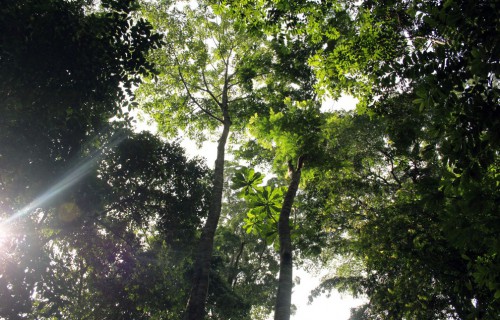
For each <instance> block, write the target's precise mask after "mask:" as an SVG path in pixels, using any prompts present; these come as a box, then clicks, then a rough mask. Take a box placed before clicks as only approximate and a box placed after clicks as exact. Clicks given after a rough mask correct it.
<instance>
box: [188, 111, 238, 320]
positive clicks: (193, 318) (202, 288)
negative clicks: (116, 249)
mask: <svg viewBox="0 0 500 320" xmlns="http://www.w3.org/2000/svg"><path fill="white" fill-rule="evenodd" d="M230 126H231V121H230V120H229V118H228V117H225V118H224V125H223V129H222V134H221V137H220V139H219V141H218V144H217V158H216V160H215V169H214V177H213V189H212V195H211V199H210V206H209V209H208V217H207V221H206V223H205V226H204V227H203V231H202V234H201V238H200V243H199V245H198V251H197V254H196V260H195V263H194V274H193V281H192V286H191V293H190V296H189V301H188V305H187V308H186V312H185V316H184V319H186V320H203V319H204V318H205V301H206V297H207V294H208V283H209V276H210V262H211V258H212V252H213V246H214V236H215V231H216V230H217V225H218V223H219V217H220V213H221V207H222V191H223V185H224V157H225V147H226V142H227V138H228V136H229V128H230Z"/></svg>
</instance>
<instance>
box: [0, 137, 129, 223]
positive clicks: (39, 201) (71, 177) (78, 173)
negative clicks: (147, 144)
mask: <svg viewBox="0 0 500 320" xmlns="http://www.w3.org/2000/svg"><path fill="white" fill-rule="evenodd" d="M124 139H125V135H118V136H116V137H114V138H112V139H111V141H110V142H109V143H108V144H106V145H104V146H103V147H102V148H101V149H99V150H97V151H94V152H93V153H92V154H90V155H89V156H88V157H86V158H85V159H83V160H82V161H80V162H79V163H78V164H77V165H75V166H74V167H73V168H72V169H70V170H69V171H68V173H66V174H65V175H64V176H63V177H62V178H61V179H60V180H59V181H58V182H57V183H55V184H54V185H53V186H51V187H50V188H49V189H48V190H47V191H45V192H44V193H42V194H41V195H40V196H38V197H37V198H35V199H34V200H33V201H32V202H31V203H30V204H28V205H26V206H25V207H23V208H22V209H20V210H19V211H17V212H16V213H14V214H13V215H11V216H10V217H8V218H7V219H5V220H3V221H2V222H0V229H2V228H3V227H4V226H6V225H8V224H10V223H12V222H14V221H15V220H17V219H19V218H21V217H22V216H25V215H27V214H29V213H30V212H33V210H35V209H37V208H40V207H42V206H43V205H44V204H46V203H48V202H49V201H50V200H52V199H54V198H55V197H56V196H57V195H59V194H61V193H62V192H64V191H65V190H67V189H68V188H71V187H72V186H74V185H75V184H76V183H77V182H78V181H80V180H82V178H84V177H85V176H86V175H87V174H89V173H90V172H91V170H92V168H93V167H94V166H95V165H97V163H98V162H99V160H101V159H102V158H103V155H104V151H105V150H109V149H113V148H114V147H116V146H117V145H119V144H120V143H121V142H122V141H123V140H124Z"/></svg>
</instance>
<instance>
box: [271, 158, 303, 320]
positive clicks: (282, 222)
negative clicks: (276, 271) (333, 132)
mask: <svg viewBox="0 0 500 320" xmlns="http://www.w3.org/2000/svg"><path fill="white" fill-rule="evenodd" d="M301 158H302V157H301ZM301 169H302V159H299V164H298V166H297V169H296V170H294V168H293V167H292V166H289V170H291V178H292V180H291V181H290V185H289V186H288V191H287V192H286V195H285V199H284V200H283V206H282V207H281V212H280V218H279V221H278V233H279V241H280V276H279V282H278V295H277V297H276V307H275V310H274V320H289V319H290V307H291V305H292V286H293V257H292V240H291V237H290V213H291V212H292V206H293V201H294V199H295V195H296V194H297V190H298V188H299V182H300V174H301Z"/></svg>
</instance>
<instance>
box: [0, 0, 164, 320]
mask: <svg viewBox="0 0 500 320" xmlns="http://www.w3.org/2000/svg"><path fill="white" fill-rule="evenodd" d="M85 4H87V5H88V6H85V5H84V3H83V2H82V1H72V2H67V1H24V2H22V3H20V2H18V1H7V2H6V3H4V4H3V7H2V10H1V11H0V25H1V28H2V30H4V31H5V32H4V33H2V35H1V40H0V94H1V95H2V97H3V101H4V102H3V103H2V106H1V111H2V114H3V116H2V119H1V120H0V136H1V138H0V139H1V144H2V150H1V154H2V156H1V160H0V170H1V177H2V178H1V190H2V194H3V197H2V199H1V207H2V218H3V221H2V228H3V229H7V231H6V233H8V234H9V237H8V238H7V237H6V238H3V239H2V242H3V241H5V242H6V243H8V244H6V247H4V248H3V249H2V250H5V251H2V258H1V261H2V264H1V267H2V268H1V273H2V280H1V291H0V295H1V296H2V299H1V300H2V305H1V308H0V310H1V314H2V316H5V317H8V318H9V319H19V318H22V317H25V316H27V315H28V314H30V313H31V312H32V311H33V310H34V308H40V309H44V308H45V307H44V306H43V303H42V302H40V301H38V302H36V303H35V302H34V301H33V299H32V297H33V293H34V292H35V291H37V290H40V291H44V290H51V289H54V288H55V284H54V283H52V282H51V281H52V280H47V282H45V283H44V284H43V285H42V283H41V279H45V278H46V279H54V278H53V277H52V276H53V275H52V274H51V272H52V270H54V268H52V266H51V265H50V263H51V257H50V255H49V254H48V253H47V252H45V251H44V250H42V249H43V246H44V245H49V244H48V242H50V241H51V239H52V236H53V235H52V234H51V232H50V226H47V227H48V229H45V225H44V222H45V219H46V217H47V214H48V212H49V210H50V211H51V212H52V214H55V215H58V214H59V215H60V216H61V219H63V220H64V219H67V220H68V222H71V221H73V220H74V218H75V217H76V216H78V214H77V213H78V212H77V211H75V210H72V208H76V207H75V206H74V202H73V200H71V199H69V200H68V203H66V204H64V201H63V200H62V198H61V197H62V193H61V191H62V190H64V188H60V189H58V190H55V189H54V188H51V185H57V177H59V176H62V175H63V174H64V172H67V171H68V170H69V169H70V167H71V166H72V165H74V163H77V162H79V160H81V159H85V158H86V156H87V155H91V154H92V152H93V151H94V150H95V148H94V147H95V145H96V144H97V145H98V144H99V142H98V141H99V139H100V137H101V136H103V135H105V134H106V133H107V131H108V130H109V129H107V128H106V127H107V125H108V121H109V118H111V117H112V116H114V115H115V114H118V113H119V111H121V106H122V102H120V100H123V99H121V98H123V97H124V94H123V93H122V89H120V85H122V87H123V88H130V87H131V86H132V85H133V84H134V83H136V82H137V80H138V78H139V75H140V74H144V73H147V72H148V68H149V65H148V64H146V63H145V61H144V57H145V55H146V54H147V51H148V50H149V49H151V48H153V47H155V46H156V45H158V43H159V37H158V36H155V35H154V34H152V33H151V27H150V26H149V24H148V23H146V22H145V21H144V20H142V19H133V18H132V15H133V12H134V11H135V10H136V9H137V3H136V2H134V1H127V2H120V3H117V2H112V1H103V2H102V7H100V8H102V10H101V11H99V12H94V11H93V10H91V8H92V9H94V8H93V6H92V4H90V3H85ZM131 52H133V54H131ZM87 159H88V158H87ZM92 161H93V160H92ZM92 161H91V162H89V163H94V162H92ZM83 171H85V170H83ZM76 176H78V175H76ZM79 178H81V176H79ZM74 182H76V181H71V183H70V185H74ZM59 186H61V185H59ZM66 187H67V188H68V189H69V185H66ZM44 190H51V191H56V192H54V193H52V194H50V197H47V198H44V199H41V198H40V197H39V196H40V195H42V194H43V192H44ZM66 191H67V192H68V193H71V192H70V190H66ZM45 195H48V194H47V193H45ZM66 195H67V194H66ZM58 196H59V197H58ZM70 198H71V197H70ZM66 199H68V198H66ZM34 200H37V201H36V202H37V206H36V207H32V208H31V209H30V210H23V208H29V207H26V205H27V204H29V203H30V202H32V201H34ZM38 200H40V201H38ZM41 200H43V201H41ZM58 207H60V208H59V209H57V208H58ZM58 210H59V213H57V211H58ZM20 213H24V214H25V215H21V214H20ZM6 221H8V222H6ZM60 222H61V223H62V221H60ZM69 224H70V225H71V223H69ZM68 227H69V226H68ZM19 266H22V269H21V268H19ZM61 276H62V274H61ZM56 277H57V276H56ZM53 297H57V293H56V294H54V296H53ZM44 312H45V311H44Z"/></svg>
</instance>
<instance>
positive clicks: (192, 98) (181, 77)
mask: <svg viewBox="0 0 500 320" xmlns="http://www.w3.org/2000/svg"><path fill="white" fill-rule="evenodd" d="M176 62H177V63H178V60H177V58H176ZM177 67H178V71H179V77H180V79H181V82H182V84H183V85H184V88H185V89H186V93H187V94H188V96H189V98H190V99H191V101H193V102H194V103H195V104H196V105H197V106H198V108H200V110H201V111H203V112H204V113H205V114H207V115H208V116H210V117H212V118H213V119H215V120H217V121H219V122H221V123H224V121H223V120H222V119H221V118H219V117H217V116H216V115H214V114H213V113H212V112H210V111H209V110H208V109H205V108H204V107H202V106H201V104H200V103H199V102H198V100H196V98H195V97H194V96H193V95H192V94H191V90H189V86H188V84H187V82H186V79H184V76H183V74H182V71H181V67H180V65H179V64H177Z"/></svg>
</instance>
